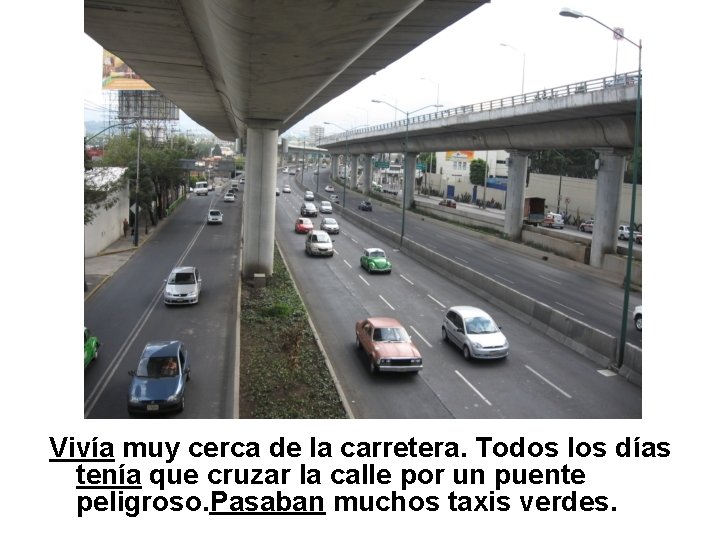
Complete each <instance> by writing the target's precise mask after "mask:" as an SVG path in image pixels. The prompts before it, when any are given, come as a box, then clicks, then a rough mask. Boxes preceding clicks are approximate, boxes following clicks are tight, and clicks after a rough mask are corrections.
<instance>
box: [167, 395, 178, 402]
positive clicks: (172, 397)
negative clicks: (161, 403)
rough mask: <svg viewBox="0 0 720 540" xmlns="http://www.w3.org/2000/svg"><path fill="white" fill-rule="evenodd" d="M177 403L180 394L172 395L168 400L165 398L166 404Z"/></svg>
mask: <svg viewBox="0 0 720 540" xmlns="http://www.w3.org/2000/svg"><path fill="white" fill-rule="evenodd" d="M177 401H180V394H179V393H178V394H173V395H172V396H170V397H169V398H167V402H168V403H175V402H177Z"/></svg>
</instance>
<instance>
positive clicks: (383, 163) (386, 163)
mask: <svg viewBox="0 0 720 540" xmlns="http://www.w3.org/2000/svg"><path fill="white" fill-rule="evenodd" d="M373 167H375V168H376V169H387V168H388V167H390V162H389V161H376V162H375V163H374V164H373Z"/></svg>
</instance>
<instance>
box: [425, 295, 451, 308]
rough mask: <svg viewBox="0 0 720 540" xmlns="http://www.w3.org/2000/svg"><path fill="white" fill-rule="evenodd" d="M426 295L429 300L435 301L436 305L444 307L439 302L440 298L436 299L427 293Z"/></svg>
mask: <svg viewBox="0 0 720 540" xmlns="http://www.w3.org/2000/svg"><path fill="white" fill-rule="evenodd" d="M427 297H428V298H429V299H430V300H432V301H433V302H435V303H436V304H437V305H438V306H440V307H441V308H444V307H446V306H445V305H444V304H443V303H442V302H440V300H437V299H436V298H433V297H432V296H430V295H429V294H428V295H427Z"/></svg>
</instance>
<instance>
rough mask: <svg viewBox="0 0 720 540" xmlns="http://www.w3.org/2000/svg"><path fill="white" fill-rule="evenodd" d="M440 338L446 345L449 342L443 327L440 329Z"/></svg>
mask: <svg viewBox="0 0 720 540" xmlns="http://www.w3.org/2000/svg"><path fill="white" fill-rule="evenodd" d="M442 338H443V341H444V342H446V343H447V342H448V341H449V340H448V335H447V330H445V327H444V326H443V327H442Z"/></svg>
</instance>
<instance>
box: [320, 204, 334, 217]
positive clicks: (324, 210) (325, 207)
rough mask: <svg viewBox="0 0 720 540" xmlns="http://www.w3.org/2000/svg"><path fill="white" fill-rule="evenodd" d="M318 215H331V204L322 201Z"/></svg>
mask: <svg viewBox="0 0 720 540" xmlns="http://www.w3.org/2000/svg"><path fill="white" fill-rule="evenodd" d="M320 213H321V214H332V204H330V201H322V202H321V203H320Z"/></svg>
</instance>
